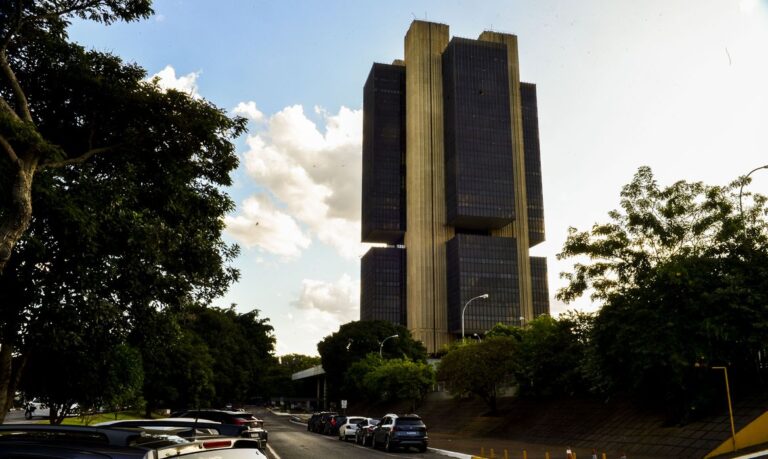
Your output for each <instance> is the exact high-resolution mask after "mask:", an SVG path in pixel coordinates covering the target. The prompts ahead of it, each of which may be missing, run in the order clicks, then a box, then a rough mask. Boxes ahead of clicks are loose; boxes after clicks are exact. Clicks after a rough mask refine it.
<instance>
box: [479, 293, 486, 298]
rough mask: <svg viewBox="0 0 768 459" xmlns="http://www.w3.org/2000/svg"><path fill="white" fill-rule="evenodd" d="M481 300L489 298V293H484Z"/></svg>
mask: <svg viewBox="0 0 768 459" xmlns="http://www.w3.org/2000/svg"><path fill="white" fill-rule="evenodd" d="M480 298H488V294H487V293H483V294H482V295H480Z"/></svg>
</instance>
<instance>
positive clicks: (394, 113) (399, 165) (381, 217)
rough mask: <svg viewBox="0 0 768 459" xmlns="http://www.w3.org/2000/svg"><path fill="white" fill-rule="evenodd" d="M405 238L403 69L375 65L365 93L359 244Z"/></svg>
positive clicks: (401, 67) (397, 241) (391, 242)
mask: <svg viewBox="0 0 768 459" xmlns="http://www.w3.org/2000/svg"><path fill="white" fill-rule="evenodd" d="M404 233H405V67H404V66H401V65H387V64H373V67H372V68H371V72H370V73H369V75H368V80H367V81H366V83H365V88H364V90H363V204H362V241H363V242H384V243H388V244H397V243H399V242H401V241H402V239H403V234H404Z"/></svg>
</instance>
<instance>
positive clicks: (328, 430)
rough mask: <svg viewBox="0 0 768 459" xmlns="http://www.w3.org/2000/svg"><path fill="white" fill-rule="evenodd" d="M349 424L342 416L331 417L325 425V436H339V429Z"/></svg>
mask: <svg viewBox="0 0 768 459" xmlns="http://www.w3.org/2000/svg"><path fill="white" fill-rule="evenodd" d="M345 422H347V417H346V416H342V415H338V414H337V415H336V416H329V417H328V418H327V419H326V421H325V423H324V424H323V434H325V435H338V434H339V427H341V426H342V425H343V424H344V423H345Z"/></svg>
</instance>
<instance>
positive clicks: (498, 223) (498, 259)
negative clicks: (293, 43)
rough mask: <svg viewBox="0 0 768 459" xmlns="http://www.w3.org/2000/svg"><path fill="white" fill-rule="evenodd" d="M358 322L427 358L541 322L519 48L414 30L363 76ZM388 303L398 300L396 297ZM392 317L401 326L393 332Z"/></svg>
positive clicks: (540, 225)
mask: <svg viewBox="0 0 768 459" xmlns="http://www.w3.org/2000/svg"><path fill="white" fill-rule="evenodd" d="M363 112H364V115H363V119H364V121H363V209H362V240H363V242H378V243H384V244H386V246H385V247H376V248H373V249H371V250H370V251H369V252H368V253H367V254H366V255H365V256H364V257H363V259H362V263H361V304H360V308H361V313H360V317H361V319H363V320H370V319H383V320H390V321H393V322H397V323H401V324H403V325H407V327H408V328H409V329H410V330H411V332H412V333H413V335H414V336H415V337H416V338H417V339H419V340H421V341H422V342H423V343H424V345H425V346H426V347H427V349H428V351H429V352H435V351H436V350H439V349H440V348H441V347H442V346H443V345H445V344H447V343H448V342H449V341H450V340H451V339H452V337H457V336H460V334H461V316H462V309H463V308H464V307H465V305H466V304H467V302H468V301H469V300H470V299H472V298H475V297H477V296H479V295H483V294H486V293H487V294H488V295H489V297H488V298H487V299H477V300H474V301H473V302H472V303H471V306H469V307H467V309H466V312H465V314H464V327H465V331H466V333H467V334H471V333H482V332H484V331H485V330H488V329H489V328H491V327H492V326H493V325H495V324H496V323H498V322H501V323H504V324H507V325H522V324H524V323H525V322H526V321H530V320H532V319H533V318H534V317H536V316H538V315H540V314H543V313H548V312H549V300H548V289H547V275H546V259H544V258H541V257H531V256H530V255H529V248H530V247H532V246H533V245H535V244H538V243H540V242H542V241H543V240H544V214H543V198H542V187H541V163H540V154H539V133H538V114H537V113H538V108H537V101H536V87H535V85H533V84H529V83H521V82H520V78H519V69H518V58H517V37H515V36H514V35H509V34H502V33H496V32H483V33H482V34H481V35H480V37H479V38H478V39H477V40H471V39H466V38H457V37H454V38H453V39H450V40H449V33H448V26H446V25H443V24H436V23H430V22H424V21H414V22H413V23H412V24H411V27H410V29H409V30H408V33H407V34H406V37H405V59H404V61H399V60H398V61H395V62H394V63H393V64H391V65H387V64H374V65H373V67H372V68H371V72H370V74H369V76H368V80H367V81H366V84H365V89H364V102H363ZM398 295H399V296H398ZM398 318H399V319H398Z"/></svg>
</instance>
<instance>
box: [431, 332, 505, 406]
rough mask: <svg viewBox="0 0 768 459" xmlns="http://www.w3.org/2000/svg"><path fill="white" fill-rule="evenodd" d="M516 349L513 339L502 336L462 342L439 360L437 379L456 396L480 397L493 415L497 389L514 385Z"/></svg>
mask: <svg viewBox="0 0 768 459" xmlns="http://www.w3.org/2000/svg"><path fill="white" fill-rule="evenodd" d="M518 348H519V343H518V341H517V340H516V339H514V338H510V337H505V336H499V337H490V338H486V339H484V340H483V341H479V342H475V341H472V342H465V343H464V344H463V345H461V346H459V347H457V348H455V349H453V350H452V351H450V352H448V354H446V355H445V356H444V357H443V358H442V360H441V361H440V365H439V366H438V369H437V379H438V381H445V383H446V386H447V388H448V390H449V391H450V392H451V393H452V394H454V395H456V396H469V395H473V396H477V397H479V398H480V399H482V400H483V401H484V402H485V403H486V404H487V405H488V407H489V408H490V410H491V412H492V413H493V412H495V411H496V397H497V394H498V390H499V388H500V387H501V386H503V385H506V386H511V385H513V384H514V383H515V380H514V372H515V362H516V357H517V353H518Z"/></svg>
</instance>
